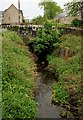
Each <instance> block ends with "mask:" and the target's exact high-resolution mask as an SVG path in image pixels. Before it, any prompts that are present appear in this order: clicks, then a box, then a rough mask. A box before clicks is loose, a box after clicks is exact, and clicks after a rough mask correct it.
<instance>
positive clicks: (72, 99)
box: [48, 35, 83, 116]
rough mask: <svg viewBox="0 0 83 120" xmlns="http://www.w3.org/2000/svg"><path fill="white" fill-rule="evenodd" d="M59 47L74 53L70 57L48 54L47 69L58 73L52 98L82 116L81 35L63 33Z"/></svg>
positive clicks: (54, 53)
mask: <svg viewBox="0 0 83 120" xmlns="http://www.w3.org/2000/svg"><path fill="white" fill-rule="evenodd" d="M61 41H62V42H61V44H60V47H65V49H70V50H73V51H75V52H76V53H75V54H74V55H72V57H68V58H65V57H62V56H60V55H59V54H57V53H56V50H55V51H54V52H53V54H52V55H49V56H48V61H49V66H48V68H49V69H53V70H54V69H55V70H57V72H58V73H59V78H58V82H57V83H56V84H54V86H53V95H52V100H53V102H54V103H55V104H56V103H58V104H60V105H67V108H68V109H69V110H71V111H73V113H74V115H75V116H76V115H77V116H83V96H82V94H83V89H82V78H81V64H80V63H81V37H80V36H73V35H64V36H62V37H61Z"/></svg>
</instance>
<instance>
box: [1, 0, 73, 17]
mask: <svg viewBox="0 0 83 120" xmlns="http://www.w3.org/2000/svg"><path fill="white" fill-rule="evenodd" d="M40 1H41V0H20V8H21V10H22V11H23V15H24V17H25V18H27V19H33V18H34V17H37V16H39V15H42V16H43V9H41V8H40V7H39V6H38V4H39V2H40ZM54 1H55V2H56V3H57V4H58V5H59V6H60V7H61V8H64V4H65V3H67V2H70V1H71V0H54ZM11 4H14V5H15V6H16V7H17V8H18V0H0V11H4V10H5V9H7V8H8V7H9V6H10V5H11Z"/></svg>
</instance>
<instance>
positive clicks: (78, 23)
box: [71, 19, 83, 28]
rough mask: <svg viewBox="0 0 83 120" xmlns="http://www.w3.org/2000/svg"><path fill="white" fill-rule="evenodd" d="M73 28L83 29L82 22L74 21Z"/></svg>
mask: <svg viewBox="0 0 83 120" xmlns="http://www.w3.org/2000/svg"><path fill="white" fill-rule="evenodd" d="M71 26H74V27H81V28H82V27H83V25H82V20H78V19H74V20H73V21H72V22H71Z"/></svg>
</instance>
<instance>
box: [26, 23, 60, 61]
mask: <svg viewBox="0 0 83 120" xmlns="http://www.w3.org/2000/svg"><path fill="white" fill-rule="evenodd" d="M52 26H53V23H51V22H49V21H47V22H45V23H44V27H43V28H42V29H40V30H38V33H37V36H38V37H36V38H34V39H33V40H31V41H30V42H29V44H28V45H29V48H30V50H31V51H32V52H33V53H35V54H36V56H37V57H38V61H39V60H40V61H41V62H42V61H45V60H46V57H47V55H48V54H50V53H52V51H53V49H54V47H55V46H56V47H57V45H58V44H57V43H59V38H58V37H59V31H58V30H56V29H52Z"/></svg>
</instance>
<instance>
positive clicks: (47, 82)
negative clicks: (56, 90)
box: [36, 71, 63, 118]
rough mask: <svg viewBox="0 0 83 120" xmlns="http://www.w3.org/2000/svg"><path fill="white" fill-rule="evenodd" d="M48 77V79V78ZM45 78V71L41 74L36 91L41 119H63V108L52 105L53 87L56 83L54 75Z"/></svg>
mask: <svg viewBox="0 0 83 120" xmlns="http://www.w3.org/2000/svg"><path fill="white" fill-rule="evenodd" d="M47 76H48V77H47ZM47 76H45V71H43V73H39V75H38V80H37V89H36V100H37V102H38V113H39V118H61V116H60V113H61V111H62V110H63V108H62V107H60V106H57V105H53V104H52V99H51V96H52V86H53V83H55V79H53V76H52V75H47Z"/></svg>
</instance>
